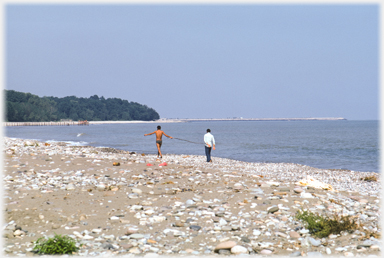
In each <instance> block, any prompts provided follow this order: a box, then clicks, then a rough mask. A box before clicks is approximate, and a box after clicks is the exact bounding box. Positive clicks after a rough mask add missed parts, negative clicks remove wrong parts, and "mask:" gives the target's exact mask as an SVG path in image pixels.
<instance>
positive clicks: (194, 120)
mask: <svg viewBox="0 0 384 258" xmlns="http://www.w3.org/2000/svg"><path fill="white" fill-rule="evenodd" d="M341 120H347V119H345V118H343V117H322V118H315V117H313V118H184V119H183V118H181V119H173V118H162V119H159V120H155V121H89V124H124V123H186V122H219V121H341Z"/></svg>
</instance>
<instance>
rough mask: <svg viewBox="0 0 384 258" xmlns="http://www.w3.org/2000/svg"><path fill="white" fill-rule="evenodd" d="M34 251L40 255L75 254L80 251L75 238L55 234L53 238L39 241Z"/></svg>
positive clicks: (42, 238) (41, 238)
mask: <svg viewBox="0 0 384 258" xmlns="http://www.w3.org/2000/svg"><path fill="white" fill-rule="evenodd" d="M33 250H34V251H35V252H36V253H38V254H73V253H75V252H77V251H78V250H79V247H77V246H76V242H75V240H74V239H73V238H71V237H69V236H61V235H57V234H56V233H55V236H54V237H53V238H48V239H46V238H44V237H40V238H39V239H37V240H36V242H35V246H34V247H33Z"/></svg>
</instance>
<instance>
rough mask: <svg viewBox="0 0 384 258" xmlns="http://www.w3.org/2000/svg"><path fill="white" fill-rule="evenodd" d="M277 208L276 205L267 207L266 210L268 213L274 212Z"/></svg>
mask: <svg viewBox="0 0 384 258" xmlns="http://www.w3.org/2000/svg"><path fill="white" fill-rule="evenodd" d="M278 210H279V207H278V206H272V207H269V208H268V210H267V211H268V213H274V212H276V211H278Z"/></svg>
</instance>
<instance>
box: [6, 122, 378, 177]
mask: <svg viewBox="0 0 384 258" xmlns="http://www.w3.org/2000/svg"><path fill="white" fill-rule="evenodd" d="M157 125H161V126H162V130H163V131H164V132H165V133H166V134H168V135H170V136H172V137H174V138H175V139H169V138H167V137H163V146H162V152H163V155H166V154H182V155H205V153H204V143H203V137H204V134H205V133H206V129H207V128H210V129H211V131H212V134H213V135H214V137H215V140H216V150H212V159H213V161H214V158H215V157H222V158H229V159H236V160H241V161H246V162H268V163H280V162H283V163H296V164H303V165H308V166H312V167H317V168H324V169H345V170H353V171H361V172H379V132H378V127H379V123H378V121H352V120H351V121H350V120H342V121H215V122H210V121H205V122H185V123H158V124H157V123H125V124H94V125H92V124H91V125H89V126H14V127H6V128H5V129H4V133H5V136H7V137H11V138H23V139H35V140H40V141H64V142H68V143H70V144H71V145H89V146H97V147H111V148H116V149H121V150H127V151H133V152H137V153H145V154H156V153H157V149H156V144H155V135H150V136H144V134H146V133H151V132H153V131H155V130H156V127H157Z"/></svg>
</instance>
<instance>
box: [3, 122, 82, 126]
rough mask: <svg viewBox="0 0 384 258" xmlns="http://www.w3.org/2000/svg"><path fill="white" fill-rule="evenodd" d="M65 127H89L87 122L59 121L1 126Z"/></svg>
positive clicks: (12, 123) (5, 124) (16, 123)
mask: <svg viewBox="0 0 384 258" xmlns="http://www.w3.org/2000/svg"><path fill="white" fill-rule="evenodd" d="M47 125H56V126H65V125H67V126H68V125H89V122H88V121H60V122H3V126H47Z"/></svg>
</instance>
